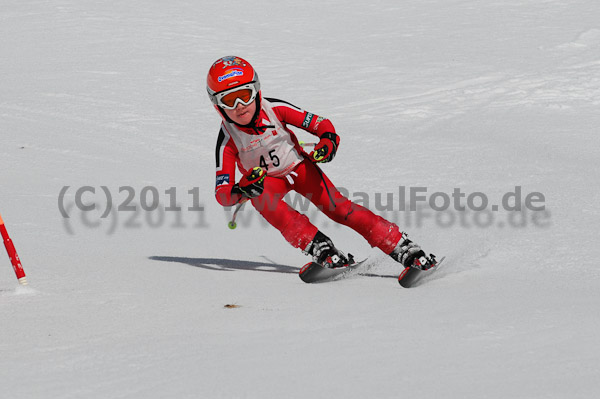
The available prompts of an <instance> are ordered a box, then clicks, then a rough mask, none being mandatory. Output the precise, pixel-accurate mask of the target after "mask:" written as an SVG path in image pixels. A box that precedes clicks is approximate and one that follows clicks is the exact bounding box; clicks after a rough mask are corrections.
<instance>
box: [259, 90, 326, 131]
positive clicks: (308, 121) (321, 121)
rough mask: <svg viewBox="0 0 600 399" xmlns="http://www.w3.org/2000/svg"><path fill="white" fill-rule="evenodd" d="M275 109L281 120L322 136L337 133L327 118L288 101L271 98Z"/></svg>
mask: <svg viewBox="0 0 600 399" xmlns="http://www.w3.org/2000/svg"><path fill="white" fill-rule="evenodd" d="M268 101H269V102H270V103H271V105H272V106H273V111H274V112H275V114H276V115H277V117H278V118H279V120H280V121H282V122H284V123H288V124H290V125H292V126H296V127H298V128H300V129H303V130H306V131H307V132H309V133H311V134H314V135H315V136H317V137H319V138H320V137H321V136H322V135H323V133H326V132H330V133H335V128H334V127H333V123H331V121H330V120H329V119H327V118H324V117H322V116H319V115H315V114H313V113H310V112H307V111H305V110H303V109H301V108H298V107H296V106H295V105H292V104H290V103H288V102H285V101H282V100H277V99H273V98H269V99H268Z"/></svg>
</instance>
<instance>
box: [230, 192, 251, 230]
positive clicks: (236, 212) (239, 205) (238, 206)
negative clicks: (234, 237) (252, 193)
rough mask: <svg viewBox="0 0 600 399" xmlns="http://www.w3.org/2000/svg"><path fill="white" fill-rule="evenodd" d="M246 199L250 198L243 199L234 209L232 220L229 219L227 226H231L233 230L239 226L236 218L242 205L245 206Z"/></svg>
mask: <svg viewBox="0 0 600 399" xmlns="http://www.w3.org/2000/svg"><path fill="white" fill-rule="evenodd" d="M246 201H248V198H246V199H243V200H242V202H240V203H239V204H237V205H236V207H235V210H234V211H233V215H232V216H231V220H230V221H229V223H227V227H229V228H230V229H231V230H233V229H235V228H236V227H237V223H236V222H235V218H236V216H237V214H238V212H239V211H240V209H242V206H244V204H245V203H246Z"/></svg>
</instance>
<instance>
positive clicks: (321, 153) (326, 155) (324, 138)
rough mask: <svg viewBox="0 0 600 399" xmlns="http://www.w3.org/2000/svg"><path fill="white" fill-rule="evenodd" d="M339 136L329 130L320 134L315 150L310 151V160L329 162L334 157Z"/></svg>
mask: <svg viewBox="0 0 600 399" xmlns="http://www.w3.org/2000/svg"><path fill="white" fill-rule="evenodd" d="M339 144H340V137H339V136H338V135H337V134H335V133H331V132H325V133H323V134H322V135H321V139H320V140H319V142H318V143H317V145H316V146H315V150H314V151H313V152H311V153H310V155H309V156H310V160H311V161H313V162H319V163H324V162H331V161H332V160H333V158H334V157H335V153H336V152H337V148H338V145H339Z"/></svg>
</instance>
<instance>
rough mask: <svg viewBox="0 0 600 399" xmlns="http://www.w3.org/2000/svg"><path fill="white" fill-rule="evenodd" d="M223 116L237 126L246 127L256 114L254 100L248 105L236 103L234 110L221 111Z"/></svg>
mask: <svg viewBox="0 0 600 399" xmlns="http://www.w3.org/2000/svg"><path fill="white" fill-rule="evenodd" d="M223 111H225V114H226V115H227V116H228V117H229V118H230V119H231V120H232V121H234V122H235V123H237V124H238V125H247V124H249V123H250V122H251V121H252V117H253V116H254V113H255V112H256V100H254V101H252V102H251V103H250V104H248V105H242V104H241V103H238V105H237V107H235V109H223Z"/></svg>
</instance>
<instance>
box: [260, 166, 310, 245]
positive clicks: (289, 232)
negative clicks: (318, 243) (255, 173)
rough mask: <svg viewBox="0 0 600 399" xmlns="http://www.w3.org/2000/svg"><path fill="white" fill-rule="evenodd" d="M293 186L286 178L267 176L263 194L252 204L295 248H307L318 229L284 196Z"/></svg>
mask: <svg viewBox="0 0 600 399" xmlns="http://www.w3.org/2000/svg"><path fill="white" fill-rule="evenodd" d="M290 189H291V186H290V184H289V182H288V181H287V180H286V179H279V178H274V177H269V176H267V177H266V178H265V189H264V191H263V193H262V195H261V196H259V197H256V198H253V199H252V205H253V206H254V208H256V210H257V211H258V212H259V213H260V214H261V215H262V216H263V217H264V218H265V219H266V220H267V222H269V223H270V224H271V225H272V226H273V227H275V228H276V229H277V230H279V231H280V232H281V234H282V235H283V237H284V238H285V239H286V240H287V242H289V243H290V244H291V245H292V246H294V247H295V248H300V249H302V250H305V249H306V248H307V247H308V246H309V244H310V243H311V241H312V240H313V238H314V237H315V235H316V234H317V231H318V229H317V228H316V227H315V226H314V225H313V224H312V223H311V222H310V220H308V217H306V216H305V215H303V214H301V213H299V212H297V211H295V210H294V209H293V208H291V207H290V206H289V205H288V204H287V203H286V202H285V201H283V197H285V195H286V194H287V193H288V192H289V191H290Z"/></svg>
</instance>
